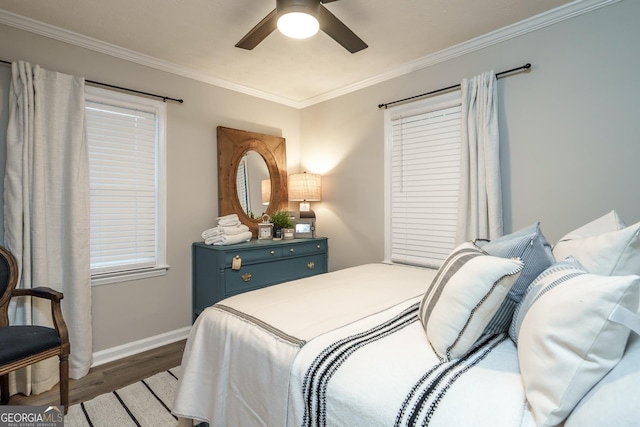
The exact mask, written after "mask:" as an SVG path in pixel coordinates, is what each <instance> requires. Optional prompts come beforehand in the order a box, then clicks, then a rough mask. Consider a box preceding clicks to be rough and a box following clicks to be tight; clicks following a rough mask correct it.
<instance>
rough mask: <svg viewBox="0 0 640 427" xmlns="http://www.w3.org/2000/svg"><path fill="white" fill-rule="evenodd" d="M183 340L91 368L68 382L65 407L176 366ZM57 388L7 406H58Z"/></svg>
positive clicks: (19, 396)
mask: <svg viewBox="0 0 640 427" xmlns="http://www.w3.org/2000/svg"><path fill="white" fill-rule="evenodd" d="M185 343H186V340H182V341H178V342H175V343H173V344H169V345H166V346H163V347H158V348H155V349H153V350H149V351H146V352H144V353H139V354H135V355H133V356H129V357H125V358H124V359H120V360H116V361H114V362H110V363H105V364H104V365H100V366H96V367H95V368H91V370H90V371H89V373H88V374H87V375H86V376H85V377H83V378H81V379H79V380H69V405H74V404H76V403H80V402H84V401H87V400H90V399H93V398H94V397H96V396H98V395H100V394H103V393H109V392H111V391H113V390H117V389H119V388H122V387H125V386H127V385H129V384H132V383H134V382H137V381H140V380H141V379H143V378H147V377H149V376H151V375H154V374H156V373H158V372H162V371H165V370H167V369H170V368H173V367H174V366H178V365H179V364H180V363H181V362H182V352H183V351H184V346H185ZM59 396H60V395H59V394H58V386H57V385H56V386H54V387H53V388H52V389H51V390H49V391H47V392H44V393H41V394H37V395H32V396H24V395H22V394H17V395H13V396H11V399H10V400H9V404H10V405H50V404H59V402H60V400H59V399H60V397H59Z"/></svg>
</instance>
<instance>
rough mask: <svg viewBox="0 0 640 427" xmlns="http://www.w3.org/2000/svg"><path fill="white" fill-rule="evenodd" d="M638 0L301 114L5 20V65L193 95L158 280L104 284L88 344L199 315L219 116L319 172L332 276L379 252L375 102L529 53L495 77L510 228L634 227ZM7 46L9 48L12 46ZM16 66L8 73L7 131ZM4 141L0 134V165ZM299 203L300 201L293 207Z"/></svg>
mask: <svg viewBox="0 0 640 427" xmlns="http://www.w3.org/2000/svg"><path fill="white" fill-rule="evenodd" d="M638 16H640V2H638V1H636V0H625V1H623V2H620V3H616V4H614V5H611V6H608V7H605V8H602V9H599V10H596V11H594V12H591V13H588V14H585V15H581V16H578V17H576V18H573V19H571V20H568V21H564V22H561V23H559V24H556V25H553V26H551V27H547V28H543V29H541V30H538V31H536V32H534V33H530V34H526V35H523V36H521V37H519V38H517V39H512V40H509V41H506V42H502V43H500V44H498V45H495V46H492V47H488V48H485V49H483V50H481V51H478V52H474V53H470V54H467V55H464V56H462V57H459V58H457V59H454V60H449V61H447V62H444V63H440V64H437V65H434V66H431V67H429V68H426V69H423V70H419V71H416V72H413V73H411V74H409V75H406V76H403V77H399V78H396V79H393V80H390V81H387V82H385V83H381V84H378V85H375V86H372V87H369V88H366V89H362V90H359V91H357V92H354V93H351V94H348V95H344V96H341V97H339V98H336V99H333V100H330V101H327V102H323V103H320V104H317V105H314V106H311V107H308V108H305V109H303V110H301V111H299V110H295V109H292V108H289V107H285V106H282V105H278V104H274V103H272V102H267V101H264V100H260V99H256V98H252V97H250V96H246V95H242V94H238V93H234V92H231V91H228V90H225V89H221V88H217V87H213V86H210V85H207V84H204V83H200V82H196V81H193V80H189V79H186V78H181V77H177V76H174V75H171V74H168V73H164V72H160V71H157V70H153V69H149V68H146V67H143V66H140V65H137V64H133V63H129V62H127V61H124V60H119V59H116V58H112V57H109V56H106V55H102V54H99V53H95V52H91V51H88V50H85V49H82V48H78V47H74V46H70V45H67V44H64V43H61V42H57V41H54V40H49V39H46V38H43V37H41V36H37V35H34V34H30V33H26V32H23V31H20V30H16V29H13V28H9V27H5V26H0V40H1V42H0V59H4V60H15V59H25V60H28V61H31V62H33V63H37V64H40V65H41V66H43V67H45V68H48V69H52V70H58V71H62V72H66V73H69V74H75V75H81V76H85V77H87V78H89V79H92V80H98V81H104V82H108V83H113V84H118V85H122V86H128V87H132V88H135V89H139V90H145V91H150V92H159V93H162V94H166V95H169V96H174V97H181V98H184V99H185V104H183V105H178V104H172V103H170V104H169V105H168V127H167V132H168V209H169V212H168V242H169V252H168V261H169V264H170V265H171V269H170V270H169V272H168V274H167V275H166V276H164V277H161V278H154V279H145V280H138V281H132V282H125V283H120V284H113V285H104V286H99V287H94V289H93V290H94V293H93V316H94V318H93V324H94V333H95V337H94V349H95V350H96V351H98V350H103V349H109V348H111V347H115V346H118V345H122V344H126V343H129V342H132V341H136V340H140V339H144V338H146V337H152V336H155V335H158V334H162V333H164V332H169V331H173V330H176V329H179V328H182V327H185V326H188V325H189V324H190V301H191V249H190V245H191V243H192V242H193V241H196V240H200V237H199V235H200V232H201V231H202V230H204V229H205V228H209V227H210V226H212V225H213V223H214V220H215V216H216V215H217V174H216V164H217V163H216V151H215V129H216V126H218V125H224V126H228V127H234V128H238V129H245V130H250V131H256V132H262V133H269V134H274V135H281V136H284V137H285V138H286V139H287V159H288V165H289V172H298V171H302V170H307V171H310V172H317V173H322V174H323V201H322V202H316V203H312V208H313V209H314V210H315V211H316V214H317V217H318V222H317V228H318V230H317V231H318V234H319V235H323V236H327V237H329V239H330V240H329V242H330V255H329V259H330V269H331V270H335V269H339V268H344V267H348V266H353V265H358V264H362V263H365V262H377V261H380V260H382V258H383V207H384V203H383V190H382V188H383V170H382V165H383V145H384V140H383V112H382V111H380V110H378V108H377V105H378V104H379V103H381V102H387V101H391V100H394V99H398V98H403V97H406V96H411V95H415V94H417V93H422V92H426V91H429V90H432V89H437V88H440V87H443V86H448V85H450V84H452V83H457V82H459V81H460V80H461V79H462V78H464V77H471V76H474V75H476V74H479V73H481V72H482V71H485V70H489V69H494V70H496V71H501V70H505V69H509V68H512V67H515V66H519V65H521V64H524V63H526V62H531V63H532V64H533V70H532V71H531V72H530V73H528V74H521V75H515V76H511V77H507V78H504V79H501V80H500V81H499V91H500V98H501V102H500V120H501V125H500V132H501V137H502V144H503V146H502V153H501V155H502V163H503V172H504V181H505V185H504V202H505V220H506V229H507V230H515V229H518V228H520V227H523V226H526V225H528V224H530V223H532V222H534V221H537V220H540V221H542V229H543V231H544V233H545V235H546V236H547V237H548V239H549V240H550V241H555V240H557V239H558V238H559V237H561V236H562V234H564V233H565V232H566V231H569V230H570V229H572V228H573V227H576V226H578V225H580V224H583V223H585V222H587V221H589V220H590V219H593V218H595V217H597V216H599V215H602V214H604V213H606V212H608V211H609V210H611V209H616V210H618V212H619V213H620V214H621V215H622V217H623V218H624V219H625V220H626V221H627V223H629V224H631V223H634V222H637V221H640V203H639V200H638V197H637V195H636V193H635V192H634V191H632V186H633V185H635V184H637V183H638V182H640V168H638V167H637V159H638V158H640V141H639V140H638V138H639V137H638V135H640V128H639V127H640V120H638V119H637V115H638V107H637V102H636V101H635V100H637V99H640V87H639V86H638V84H637V82H636V79H635V78H633V77H635V75H637V70H639V69H640V55H638V53H637V52H638V50H637V43H636V42H637V40H639V39H640V27H638V26H637V25H636V21H637V17H638ZM8 41H10V43H9V42H8ZM8 82H9V71H8V68H6V67H2V66H0V96H1V97H2V100H1V102H0V109H1V110H0V129H4V128H6V120H7V118H6V116H7V104H8V101H7V96H8ZM4 138H5V135H4V133H3V132H0V148H1V149H0V157H2V158H1V159H0V172H2V171H3V170H2V168H3V167H4V161H3V159H4V157H3V156H4V147H5V141H4ZM291 207H294V205H293V204H292V206H291Z"/></svg>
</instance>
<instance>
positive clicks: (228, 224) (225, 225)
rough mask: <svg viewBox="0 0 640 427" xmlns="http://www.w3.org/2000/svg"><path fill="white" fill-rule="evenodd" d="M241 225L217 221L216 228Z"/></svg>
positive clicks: (235, 222) (237, 222)
mask: <svg viewBox="0 0 640 427" xmlns="http://www.w3.org/2000/svg"><path fill="white" fill-rule="evenodd" d="M240 224H242V223H241V222H240V221H233V220H231V221H218V227H237V226H239V225H240Z"/></svg>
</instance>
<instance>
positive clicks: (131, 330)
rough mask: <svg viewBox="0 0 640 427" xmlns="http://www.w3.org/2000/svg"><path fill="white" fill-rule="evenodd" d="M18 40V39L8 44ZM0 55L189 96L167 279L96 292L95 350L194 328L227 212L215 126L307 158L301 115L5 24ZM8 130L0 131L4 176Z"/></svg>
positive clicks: (172, 138) (175, 154)
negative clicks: (206, 251) (283, 143)
mask: <svg viewBox="0 0 640 427" xmlns="http://www.w3.org/2000/svg"><path fill="white" fill-rule="evenodd" d="M9 41H10V43H9ZM0 59H3V60H7V61H13V60H17V59H24V60H27V61H30V62H32V63H34V64H39V65H40V66H42V67H44V68H47V69H50V70H56V71H61V72H65V73H69V74H74V75H78V76H84V77H86V78H87V79H90V80H96V81H100V82H105V83H111V84H115V85H121V86H125V87H130V88H134V89H137V90H143V91H148V92H155V93H159V94H162V95H168V96H172V97H176V98H184V100H185V102H184V104H177V103H168V104H167V119H168V123H167V169H168V179H167V186H168V189H167V191H168V193H167V199H168V202H167V205H168V224H167V228H168V230H167V235H168V236H167V242H168V252H167V261H168V264H169V265H170V266H171V268H170V270H169V271H168V273H167V275H166V276H163V277H160V278H151V279H144V280H136V281H131V282H124V283H116V284H110V285H102V286H94V287H93V300H92V304H93V307H92V312H93V327H94V351H99V350H105V349H110V348H112V347H115V346H119V345H123V344H126V343H130V342H133V341H137V340H141V339H144V338H147V337H153V336H156V335H159V334H163V333H165V332H170V331H174V330H178V329H180V328H184V327H186V326H189V325H190V324H191V243H192V242H194V241H201V240H202V239H201V238H200V233H201V232H202V231H203V230H205V229H207V228H210V227H212V226H214V225H215V220H216V217H217V216H218V190H217V189H218V178H217V158H216V127H217V126H219V125H223V126H227V127H232V128H237V129H244V130H249V131H254V132H261V133H267V134H271V135H278V136H283V137H284V138H286V140H287V158H288V161H289V162H290V163H291V164H293V165H294V166H295V165H297V164H298V162H299V139H300V111H299V110H297V109H294V108H291V107H286V106H282V105H279V104H275V103H272V102H267V101H264V100H261V99H257V98H254V97H251V96H246V95H242V94H239V93H237V92H232V91H229V90H225V89H221V88H218V87H215V86H211V85H208V84H204V83H200V82H197V81H194V80H191V79H187V78H182V77H177V76H175V75H172V74H169V73H165V72H161V71H157V70H154V69H150V68H147V67H144V66H140V65H137V64H133V63H130V62H127V61H123V60H119V59H116V58H113V57H110V56H107V55H102V54H99V53H96V52H92V51H89V50H87V49H82V48H78V47H75V46H71V45H68V44H64V43H61V42H57V41H54V40H51V39H47V38H44V37H41V36H37V35H34V34H31V33H27V32H24V31H21V30H17V29H14V28H11V27H6V26H2V25H0ZM9 76H10V68H9V67H7V66H3V65H0V95H1V96H2V101H1V103H0V108H1V110H0V126H2V127H1V128H0V129H6V122H7V115H8V113H7V108H8V92H9ZM5 139H6V134H5V131H4V130H2V131H0V153H2V154H0V155H1V156H2V162H0V163H1V166H0V167H1V168H2V172H4V156H5V147H6V141H5Z"/></svg>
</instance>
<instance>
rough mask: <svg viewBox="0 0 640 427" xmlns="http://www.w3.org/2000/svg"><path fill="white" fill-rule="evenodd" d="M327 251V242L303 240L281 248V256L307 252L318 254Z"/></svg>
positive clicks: (305, 253)
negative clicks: (303, 241)
mask: <svg viewBox="0 0 640 427" xmlns="http://www.w3.org/2000/svg"><path fill="white" fill-rule="evenodd" d="M325 252H327V242H326V240H325V241H320V242H305V243H301V244H298V245H295V246H291V247H289V248H283V254H282V255H283V256H285V257H291V256H298V255H307V254H320V253H325Z"/></svg>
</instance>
